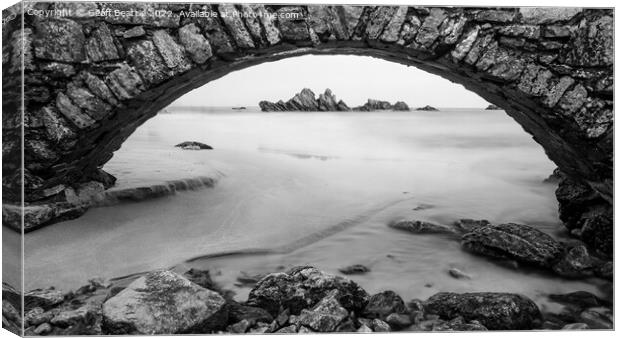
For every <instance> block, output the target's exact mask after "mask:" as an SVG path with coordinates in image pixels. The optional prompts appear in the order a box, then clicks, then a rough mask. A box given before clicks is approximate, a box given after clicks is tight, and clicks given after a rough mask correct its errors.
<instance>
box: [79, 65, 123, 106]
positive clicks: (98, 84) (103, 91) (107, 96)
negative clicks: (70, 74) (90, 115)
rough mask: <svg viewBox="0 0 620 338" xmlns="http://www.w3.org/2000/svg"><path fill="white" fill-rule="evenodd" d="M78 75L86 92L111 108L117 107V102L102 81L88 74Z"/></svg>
mask: <svg viewBox="0 0 620 338" xmlns="http://www.w3.org/2000/svg"><path fill="white" fill-rule="evenodd" d="M80 75H81V77H82V80H83V81H84V84H86V87H88V90H90V91H91V92H92V93H93V94H95V95H96V96H97V97H99V98H100V99H102V100H104V101H106V102H107V103H109V104H111V105H113V106H117V105H118V100H117V99H116V97H115V96H114V94H112V91H111V90H110V88H108V86H107V85H106V84H105V82H103V80H101V79H100V78H99V77H97V76H95V75H93V74H91V73H89V72H82V73H81V74H80Z"/></svg>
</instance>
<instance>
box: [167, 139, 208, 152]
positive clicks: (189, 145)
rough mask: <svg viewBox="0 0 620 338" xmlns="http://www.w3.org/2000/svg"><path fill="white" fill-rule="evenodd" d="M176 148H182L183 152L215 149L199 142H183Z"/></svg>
mask: <svg viewBox="0 0 620 338" xmlns="http://www.w3.org/2000/svg"><path fill="white" fill-rule="evenodd" d="M175 147H177V148H181V149H183V150H203V149H208V150H210V149H213V147H211V146H210V145H208V144H204V143H202V142H197V141H185V142H181V143H179V144H177V145H176V146H175Z"/></svg>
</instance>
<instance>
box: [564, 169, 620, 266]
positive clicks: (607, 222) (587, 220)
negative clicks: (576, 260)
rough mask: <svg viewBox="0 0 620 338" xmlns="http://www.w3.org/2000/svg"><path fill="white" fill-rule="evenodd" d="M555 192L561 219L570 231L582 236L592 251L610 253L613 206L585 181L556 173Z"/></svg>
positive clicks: (578, 236) (604, 254) (574, 234)
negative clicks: (584, 182) (556, 186)
mask: <svg viewBox="0 0 620 338" xmlns="http://www.w3.org/2000/svg"><path fill="white" fill-rule="evenodd" d="M558 177H559V183H558V188H557V190H556V192H555V195H556V197H557V199H558V201H559V214H560V219H561V220H562V222H564V226H565V227H566V228H567V229H568V230H569V231H570V234H571V235H572V236H574V237H577V238H579V239H581V240H583V241H584V242H585V243H586V244H587V245H588V246H589V247H590V248H591V250H593V251H594V252H596V253H598V254H601V255H603V256H605V257H612V255H613V206H612V204H610V203H609V202H608V201H606V200H605V199H604V198H602V197H601V196H600V195H599V194H598V193H596V192H595V191H594V190H592V189H591V188H590V187H588V186H587V185H584V184H581V183H578V182H576V181H574V180H572V179H571V178H569V177H568V176H566V175H564V174H562V173H558Z"/></svg>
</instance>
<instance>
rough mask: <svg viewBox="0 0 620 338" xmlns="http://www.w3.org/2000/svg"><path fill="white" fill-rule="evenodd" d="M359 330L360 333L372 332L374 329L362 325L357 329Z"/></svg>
mask: <svg viewBox="0 0 620 338" xmlns="http://www.w3.org/2000/svg"><path fill="white" fill-rule="evenodd" d="M357 332H359V333H372V332H373V331H372V329H370V328H369V327H368V326H366V325H362V326H360V328H359V329H357Z"/></svg>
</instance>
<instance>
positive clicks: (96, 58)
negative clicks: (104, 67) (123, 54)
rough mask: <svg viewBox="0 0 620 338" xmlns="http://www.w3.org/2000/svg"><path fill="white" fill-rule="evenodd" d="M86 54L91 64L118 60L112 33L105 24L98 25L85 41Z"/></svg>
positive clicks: (118, 56)
mask: <svg viewBox="0 0 620 338" xmlns="http://www.w3.org/2000/svg"><path fill="white" fill-rule="evenodd" d="M85 48H86V54H87V55H88V59H89V60H90V61H92V62H100V61H109V60H116V59H118V58H120V55H119V53H118V50H117V49H116V45H115V44H114V39H113V38H112V33H111V32H110V29H109V28H108V26H107V25H106V24H100V25H99V26H97V28H96V29H95V30H94V31H93V32H92V33H91V35H90V37H89V38H88V40H87V41H86V46H85Z"/></svg>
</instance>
